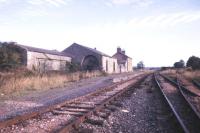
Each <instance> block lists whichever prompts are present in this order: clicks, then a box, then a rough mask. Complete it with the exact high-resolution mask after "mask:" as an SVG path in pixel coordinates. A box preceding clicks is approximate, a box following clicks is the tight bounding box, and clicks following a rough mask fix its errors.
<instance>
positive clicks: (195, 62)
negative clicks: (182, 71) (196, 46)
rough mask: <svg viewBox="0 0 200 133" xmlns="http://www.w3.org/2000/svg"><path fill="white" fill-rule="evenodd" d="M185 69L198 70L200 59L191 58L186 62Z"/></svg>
mask: <svg viewBox="0 0 200 133" xmlns="http://www.w3.org/2000/svg"><path fill="white" fill-rule="evenodd" d="M187 67H191V68H192V69H194V70H196V69H200V58H199V57H196V56H191V57H190V58H189V59H188V61H187Z"/></svg>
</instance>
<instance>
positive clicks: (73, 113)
mask: <svg viewBox="0 0 200 133" xmlns="http://www.w3.org/2000/svg"><path fill="white" fill-rule="evenodd" d="M52 114H54V115H61V114H66V115H73V116H77V117H80V116H82V115H83V113H81V112H69V111H59V110H53V111H52Z"/></svg>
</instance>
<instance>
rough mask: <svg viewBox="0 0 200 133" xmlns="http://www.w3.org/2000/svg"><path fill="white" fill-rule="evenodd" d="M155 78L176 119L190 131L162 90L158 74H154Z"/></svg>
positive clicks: (184, 128) (183, 127) (187, 132)
mask: <svg viewBox="0 0 200 133" xmlns="http://www.w3.org/2000/svg"><path fill="white" fill-rule="evenodd" d="M154 80H155V82H156V85H157V86H158V88H159V89H160V91H161V93H162V95H163V97H164V98H165V100H166V102H167V104H168V105H169V107H170V109H171V111H172V112H173V114H174V116H175V118H176V120H177V121H178V122H179V124H180V126H181V127H182V129H183V131H184V132H185V133H190V132H189V130H188V129H187V127H186V126H185V125H184V123H183V120H182V119H181V118H180V116H179V115H178V113H177V112H176V110H175V108H174V106H173V105H172V103H171V102H170V100H169V99H168V97H167V96H166V95H165V93H164V91H163V90H162V87H161V85H160V83H159V82H158V79H157V77H156V74H154Z"/></svg>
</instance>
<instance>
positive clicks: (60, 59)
mask: <svg viewBox="0 0 200 133" xmlns="http://www.w3.org/2000/svg"><path fill="white" fill-rule="evenodd" d="M14 45H15V46H16V47H18V48H20V49H21V54H22V55H23V56H22V57H23V65H25V66H26V67H27V68H28V69H31V70H37V71H40V72H44V71H50V70H59V71H62V70H65V69H66V63H67V62H71V57H68V56H66V55H64V54H63V53H61V52H59V51H56V50H46V49H41V48H35V47H30V46H24V45H19V44H14Z"/></svg>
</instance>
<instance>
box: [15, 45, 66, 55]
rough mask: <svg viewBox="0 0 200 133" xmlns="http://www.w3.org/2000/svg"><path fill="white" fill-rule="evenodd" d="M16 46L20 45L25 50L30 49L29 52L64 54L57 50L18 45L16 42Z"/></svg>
mask: <svg viewBox="0 0 200 133" xmlns="http://www.w3.org/2000/svg"><path fill="white" fill-rule="evenodd" d="M17 46H20V47H21V48H24V49H26V50H27V51H31V52H38V53H45V54H52V55H59V56H66V55H65V54H64V53H61V52H59V51H57V50H47V49H42V48H35V47H31V46H25V45H19V44H17Z"/></svg>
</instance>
